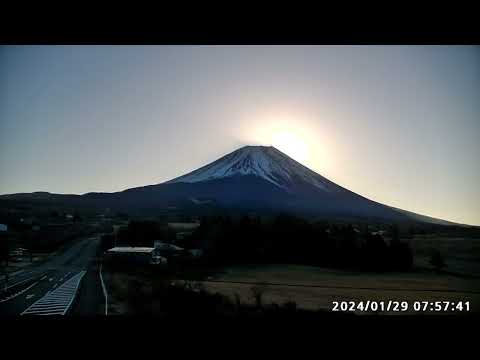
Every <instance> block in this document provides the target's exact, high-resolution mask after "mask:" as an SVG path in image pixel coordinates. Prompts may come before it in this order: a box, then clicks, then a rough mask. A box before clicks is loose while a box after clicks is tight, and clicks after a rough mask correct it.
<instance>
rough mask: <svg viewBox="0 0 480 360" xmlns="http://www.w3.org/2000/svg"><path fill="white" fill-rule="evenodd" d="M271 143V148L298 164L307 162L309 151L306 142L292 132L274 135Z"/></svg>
mask: <svg viewBox="0 0 480 360" xmlns="http://www.w3.org/2000/svg"><path fill="white" fill-rule="evenodd" d="M271 143H272V146H274V147H276V148H277V149H278V150H280V151H282V152H284V153H285V154H287V155H288V156H290V157H291V158H293V159H295V160H297V161H298V162H300V163H305V162H307V161H308V158H309V151H308V146H307V144H306V142H305V141H304V140H303V139H302V138H301V137H299V136H298V135H296V134H294V133H292V132H287V131H282V132H277V133H274V134H273V135H272V141H271Z"/></svg>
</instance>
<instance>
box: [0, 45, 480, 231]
mask: <svg viewBox="0 0 480 360" xmlns="http://www.w3.org/2000/svg"><path fill="white" fill-rule="evenodd" d="M479 90H480V49H479V47H467V46H422V47H420V46H411V47H410V46H155V47H152V46H145V47H144V46H122V47H119V46H3V47H1V48H0V169H1V170H0V193H1V194H6V193H15V192H31V191H49V192H56V193H76V194H82V193H86V192H90V191H106V192H111V191H118V190H124V189H126V188H129V187H134V186H141V185H147V184H156V183H160V182H163V181H166V180H169V179H172V178H174V177H177V176H179V175H183V174H184V173H186V172H189V171H191V170H194V169H196V168H198V167H200V166H202V165H205V164H206V163H208V162H211V161H213V160H216V159H217V158H218V157H220V156H222V155H224V154H226V153H228V152H230V151H233V150H235V149H237V148H239V147H240V146H242V145H247V144H264V145H271V144H273V145H275V146H277V147H278V148H279V149H280V150H283V151H284V152H286V153H287V154H289V155H291V156H293V157H294V158H296V159H297V160H300V161H301V162H303V163H304V165H306V166H308V167H310V168H311V169H313V170H315V171H317V172H318V173H320V174H321V175H323V176H325V177H327V178H329V179H330V180H332V181H334V182H336V183H337V184H339V185H341V186H344V187H346V188H348V189H350V190H352V191H355V192H357V193H359V194H361V195H363V196H366V197H368V198H370V199H372V200H376V201H379V202H382V203H385V204H387V205H392V206H396V207H400V208H403V209H405V210H410V211H415V212H418V213H421V214H425V215H430V216H434V217H439V218H442V219H446V220H452V221H458V222H462V223H468V224H476V225H480V186H479V185H480V161H479V155H480V141H479V135H480V131H479V130H480V97H479V94H480V91H479Z"/></svg>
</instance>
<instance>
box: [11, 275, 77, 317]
mask: <svg viewBox="0 0 480 360" xmlns="http://www.w3.org/2000/svg"><path fill="white" fill-rule="evenodd" d="M85 274H86V271H80V272H79V273H77V274H75V275H74V276H72V277H71V278H70V279H68V280H67V281H65V282H64V283H63V284H62V285H60V286H59V287H58V288H56V289H55V290H53V291H49V292H48V293H47V294H46V295H45V296H43V297H42V298H40V299H39V300H37V301H36V302H34V303H33V304H32V305H30V307H28V308H27V309H26V310H25V311H24V312H22V313H21V314H20V315H65V314H66V313H67V311H68V309H69V308H70V306H71V305H72V303H73V300H74V299H75V296H76V294H77V290H78V288H79V286H80V282H81V281H82V278H83V276H84V275H85Z"/></svg>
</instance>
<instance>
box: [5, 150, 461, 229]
mask: <svg viewBox="0 0 480 360" xmlns="http://www.w3.org/2000/svg"><path fill="white" fill-rule="evenodd" d="M0 199H37V200H38V199H41V200H42V201H46V200H51V201H56V202H62V203H65V202H68V203H69V204H70V205H76V206H92V207H93V206H95V207H109V208H114V209H121V210H127V211H132V210H168V209H176V210H179V211H182V210H185V211H188V212H194V213H199V214H200V213H204V212H206V211H211V210H212V209H217V210H218V209H220V211H223V210H232V209H235V210H238V211H254V212H256V213H263V212H269V213H271V212H277V213H278V212H289V213H295V214H305V215H307V214H309V215H314V216H320V217H327V218H362V219H370V220H380V221H395V222H396V221H398V222H402V221H421V222H428V223H437V224H445V225H446V224H453V223H450V222H447V221H444V220H439V219H434V218H430V217H427V216H422V215H418V214H415V213H412V212H408V211H405V210H401V209H397V208H393V207H390V206H387V205H383V204H380V203H378V202H375V201H372V200H369V199H367V198H365V197H363V196H361V195H358V194H356V193H354V192H352V191H350V190H348V189H345V188H343V187H341V186H339V185H337V184H335V183H333V182H332V181H330V180H328V179H326V178H325V177H323V176H321V175H319V174H317V173H316V172H314V171H312V170H310V169H309V168H307V167H306V166H304V165H302V164H300V163H299V162H297V161H295V160H293V159H292V158H290V157H289V156H287V155H286V154H284V153H282V152H281V151H279V150H278V149H276V148H274V147H272V146H244V147H242V148H240V149H237V150H235V151H233V152H231V153H229V154H227V155H225V156H223V157H221V158H220V159H218V160H216V161H214V162H212V163H210V164H208V165H205V166H203V167H201V168H199V169H197V170H194V171H192V172H190V173H187V174H185V175H183V176H180V177H177V178H174V179H172V180H170V181H167V182H164V183H160V184H156V185H148V186H142V187H136V188H131V189H127V190H124V191H121V192H114V193H87V194H84V195H56V194H49V193H32V194H13V195H3V196H0Z"/></svg>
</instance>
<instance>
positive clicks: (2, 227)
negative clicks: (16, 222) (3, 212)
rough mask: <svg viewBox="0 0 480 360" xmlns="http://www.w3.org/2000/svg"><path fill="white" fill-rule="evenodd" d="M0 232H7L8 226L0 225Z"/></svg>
mask: <svg viewBox="0 0 480 360" xmlns="http://www.w3.org/2000/svg"><path fill="white" fill-rule="evenodd" d="M0 231H5V232H7V231H8V226H7V225H5V224H0Z"/></svg>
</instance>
